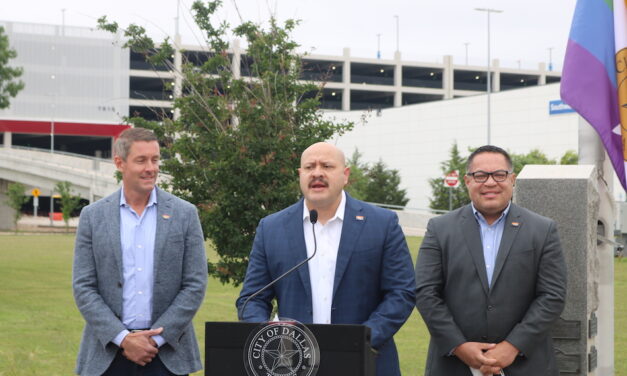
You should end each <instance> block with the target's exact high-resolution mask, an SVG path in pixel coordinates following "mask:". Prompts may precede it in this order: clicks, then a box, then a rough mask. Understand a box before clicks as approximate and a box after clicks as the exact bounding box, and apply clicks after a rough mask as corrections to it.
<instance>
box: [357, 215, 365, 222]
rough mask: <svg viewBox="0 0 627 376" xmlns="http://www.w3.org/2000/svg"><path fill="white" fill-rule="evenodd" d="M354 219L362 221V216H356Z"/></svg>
mask: <svg viewBox="0 0 627 376" xmlns="http://www.w3.org/2000/svg"><path fill="white" fill-rule="evenodd" d="M355 219H356V220H358V221H363V220H364V216H363V215H356V216H355Z"/></svg>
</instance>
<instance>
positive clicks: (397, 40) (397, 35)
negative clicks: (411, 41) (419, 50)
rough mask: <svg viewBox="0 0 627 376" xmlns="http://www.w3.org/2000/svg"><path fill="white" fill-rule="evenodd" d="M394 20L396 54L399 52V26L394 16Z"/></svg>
mask: <svg viewBox="0 0 627 376" xmlns="http://www.w3.org/2000/svg"><path fill="white" fill-rule="evenodd" d="M394 18H396V52H400V51H401V48H400V42H399V39H400V32H399V26H398V25H399V19H398V16H396V15H395V16H394Z"/></svg>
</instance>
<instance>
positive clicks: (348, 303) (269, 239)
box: [237, 195, 415, 376]
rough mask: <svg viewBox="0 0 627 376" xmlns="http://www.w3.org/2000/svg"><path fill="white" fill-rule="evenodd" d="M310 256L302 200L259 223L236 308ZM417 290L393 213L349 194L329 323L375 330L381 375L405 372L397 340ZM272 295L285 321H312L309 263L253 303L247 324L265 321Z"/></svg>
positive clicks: (249, 309) (373, 334) (399, 229)
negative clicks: (400, 362)
mask: <svg viewBox="0 0 627 376" xmlns="http://www.w3.org/2000/svg"><path fill="white" fill-rule="evenodd" d="M358 216H359V217H358ZM306 258H307V250H306V246H305V237H304V233H303V200H301V201H299V202H298V203H297V204H295V205H292V206H290V207H289V208H287V209H284V210H282V211H280V212H277V213H274V214H272V215H270V216H268V217H266V218H263V219H262V220H261V221H260V222H259V226H258V227H257V233H256V235H255V241H254V244H253V249H252V251H251V254H250V261H249V264H248V270H247V272H246V279H245V281H244V286H243V288H242V292H241V294H240V297H239V299H238V300H237V307H238V309H240V308H241V305H242V304H243V302H244V301H245V300H246V298H247V297H249V296H250V295H252V294H253V293H254V292H255V291H257V290H259V289H260V288H261V287H263V286H265V285H266V284H268V283H269V282H270V281H272V280H273V279H275V278H276V277H278V276H279V275H281V274H282V273H284V272H285V271H287V270H288V269H289V268H291V267H293V266H294V265H296V264H297V263H298V262H300V261H302V260H304V259H306ZM414 293H415V280H414V273H413V269H412V262H411V257H410V255H409V251H408V249H407V244H406V242H405V237H404V236H403V233H402V231H401V228H400V226H399V225H398V218H397V216H396V214H394V213H393V212H391V211H389V210H385V209H381V208H378V207H375V206H372V205H369V204H366V203H364V202H361V201H358V200H355V199H353V198H351V197H350V196H348V195H346V210H345V215H344V223H343V225H342V235H341V240H340V246H339V250H338V254H337V264H336V269H335V280H334V287H333V303H332V308H331V323H332V324H364V325H367V326H368V327H370V328H371V329H372V346H373V347H374V348H375V349H377V350H378V351H379V355H378V356H377V374H378V375H379V376H383V375H386V376H387V375H400V369H399V364H398V355H397V352H396V346H395V344H394V340H393V339H392V336H393V335H394V334H395V333H396V332H397V331H398V329H399V328H400V327H401V326H402V325H403V323H405V321H406V320H407V318H408V317H409V315H410V314H411V311H412V310H413V305H414V302H415V295H414ZM275 297H276V298H277V301H278V308H279V316H280V317H285V318H291V319H295V320H298V321H300V322H303V323H306V324H307V323H311V322H312V320H313V314H312V302H311V284H310V280H309V269H308V268H307V265H304V266H303V267H301V268H300V269H298V270H297V271H295V272H294V273H292V274H290V275H288V276H287V277H286V278H284V279H283V280H281V281H280V282H278V283H277V284H276V285H274V286H273V287H272V288H270V289H268V290H267V291H265V292H264V293H262V294H260V295H259V296H257V297H256V298H255V299H253V300H251V301H250V302H249V303H248V305H247V306H246V311H245V312H243V318H244V320H246V321H253V322H261V321H266V320H268V318H269V316H270V313H271V311H272V307H271V301H272V299H273V298H275Z"/></svg>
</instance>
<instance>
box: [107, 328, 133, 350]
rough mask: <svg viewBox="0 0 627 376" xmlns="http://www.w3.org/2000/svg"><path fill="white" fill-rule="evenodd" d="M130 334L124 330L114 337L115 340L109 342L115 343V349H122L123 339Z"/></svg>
mask: <svg viewBox="0 0 627 376" xmlns="http://www.w3.org/2000/svg"><path fill="white" fill-rule="evenodd" d="M130 333H131V332H129V331H128V330H126V329H124V330H122V331H121V332H120V333H118V335H117V336H115V338H113V341H111V342H113V343H115V345H116V346H117V347H122V342H124V338H126V336H127V335H129V334H130Z"/></svg>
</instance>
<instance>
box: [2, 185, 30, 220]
mask: <svg viewBox="0 0 627 376" xmlns="http://www.w3.org/2000/svg"><path fill="white" fill-rule="evenodd" d="M25 190H26V187H24V184H22V183H9V187H8V190H7V196H8V197H9V199H8V200H7V204H8V205H9V207H11V209H13V210H14V211H15V212H14V214H13V224H14V225H15V232H17V221H19V220H20V218H22V205H24V204H25V203H26V202H27V201H28V196H27V195H25V194H24V191H25Z"/></svg>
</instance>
